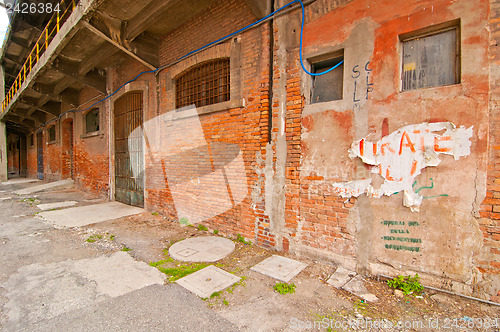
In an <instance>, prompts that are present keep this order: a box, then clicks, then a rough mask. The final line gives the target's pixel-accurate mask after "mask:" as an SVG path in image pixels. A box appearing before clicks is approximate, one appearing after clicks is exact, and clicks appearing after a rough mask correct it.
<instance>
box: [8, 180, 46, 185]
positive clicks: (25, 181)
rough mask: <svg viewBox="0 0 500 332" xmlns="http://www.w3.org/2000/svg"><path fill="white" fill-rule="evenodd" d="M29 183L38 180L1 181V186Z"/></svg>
mask: <svg viewBox="0 0 500 332" xmlns="http://www.w3.org/2000/svg"><path fill="white" fill-rule="evenodd" d="M30 182H40V180H38V179H25V178H22V179H12V180H7V181H3V182H2V184H3V185H8V184H20V183H30Z"/></svg>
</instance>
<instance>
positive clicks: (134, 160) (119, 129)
mask: <svg viewBox="0 0 500 332" xmlns="http://www.w3.org/2000/svg"><path fill="white" fill-rule="evenodd" d="M114 106H115V107H114V113H115V121H114V132H115V199H116V200H117V201H119V202H122V203H125V204H129V205H135V206H140V207H143V206H144V155H143V136H142V131H141V130H136V131H134V129H137V128H139V127H140V126H142V123H143V118H142V92H139V91H133V92H129V93H127V94H125V95H123V96H122V97H120V98H119V99H118V100H117V101H115V104H114Z"/></svg>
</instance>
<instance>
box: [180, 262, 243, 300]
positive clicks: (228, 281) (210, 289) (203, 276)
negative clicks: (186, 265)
mask: <svg viewBox="0 0 500 332" xmlns="http://www.w3.org/2000/svg"><path fill="white" fill-rule="evenodd" d="M240 279H241V278H239V277H237V276H235V275H234V274H231V273H229V272H226V271H224V270H221V269H219V268H218V267H215V266H213V265H210V266H207V267H206V268H204V269H201V270H199V271H196V272H195V273H192V274H190V275H188V276H185V277H184V278H181V279H179V280H177V281H176V283H177V284H179V285H181V286H182V287H184V288H186V289H187V290H189V291H191V292H193V293H194V294H196V295H198V296H199V297H201V298H208V297H210V295H212V294H213V293H215V292H220V291H221V290H223V289H225V288H227V287H229V286H231V285H232V284H234V283H237V282H238V281H240Z"/></svg>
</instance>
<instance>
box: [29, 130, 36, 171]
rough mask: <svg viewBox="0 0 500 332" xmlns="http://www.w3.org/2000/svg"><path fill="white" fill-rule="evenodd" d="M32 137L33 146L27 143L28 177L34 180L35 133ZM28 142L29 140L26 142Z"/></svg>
mask: <svg viewBox="0 0 500 332" xmlns="http://www.w3.org/2000/svg"><path fill="white" fill-rule="evenodd" d="M32 134H33V135H34V144H33V145H30V144H29V143H28V156H27V159H28V177H29V178H35V177H36V176H37V159H36V133H32ZM28 142H29V140H28Z"/></svg>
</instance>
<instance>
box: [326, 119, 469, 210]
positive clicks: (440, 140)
mask: <svg viewBox="0 0 500 332" xmlns="http://www.w3.org/2000/svg"><path fill="white" fill-rule="evenodd" d="M443 131H444V132H443ZM440 132H442V133H440ZM368 137H369V136H367V137H364V138H362V139H360V140H357V141H355V142H353V143H352V145H351V148H350V149H349V156H350V157H351V158H352V159H354V158H356V157H358V158H361V160H362V161H363V162H364V163H366V164H368V165H372V166H374V167H373V168H372V169H371V172H372V173H376V174H379V175H380V176H382V177H383V178H384V179H385V181H384V183H383V184H382V185H381V186H380V187H379V188H374V187H372V185H371V179H364V180H356V181H351V182H347V183H335V184H333V186H334V188H335V190H334V192H337V193H338V194H339V195H341V196H342V197H352V196H354V197H357V196H359V195H361V194H362V193H366V194H367V196H370V197H375V198H380V197H382V196H383V195H386V196H390V195H392V194H395V193H398V192H400V191H403V205H404V206H407V207H409V208H410V209H411V210H412V211H418V210H419V207H420V204H421V203H422V199H423V196H421V195H420V194H419V193H418V190H417V191H414V189H413V184H414V181H415V178H416V177H417V176H418V175H419V174H421V171H422V169H424V168H425V167H429V166H438V165H439V163H440V162H441V160H440V159H439V155H440V154H447V155H451V156H453V157H454V158H455V160H458V159H459V158H460V157H465V156H468V155H469V154H470V147H471V141H470V138H471V137H472V127H470V128H465V127H464V126H461V127H459V128H456V126H455V125H454V124H453V123H451V122H438V123H426V122H424V123H421V124H415V125H409V126H405V127H403V128H400V129H399V130H397V131H395V132H393V133H391V134H390V135H388V136H385V137H383V138H382V139H380V140H378V141H377V142H370V141H368V140H367V139H368Z"/></svg>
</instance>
